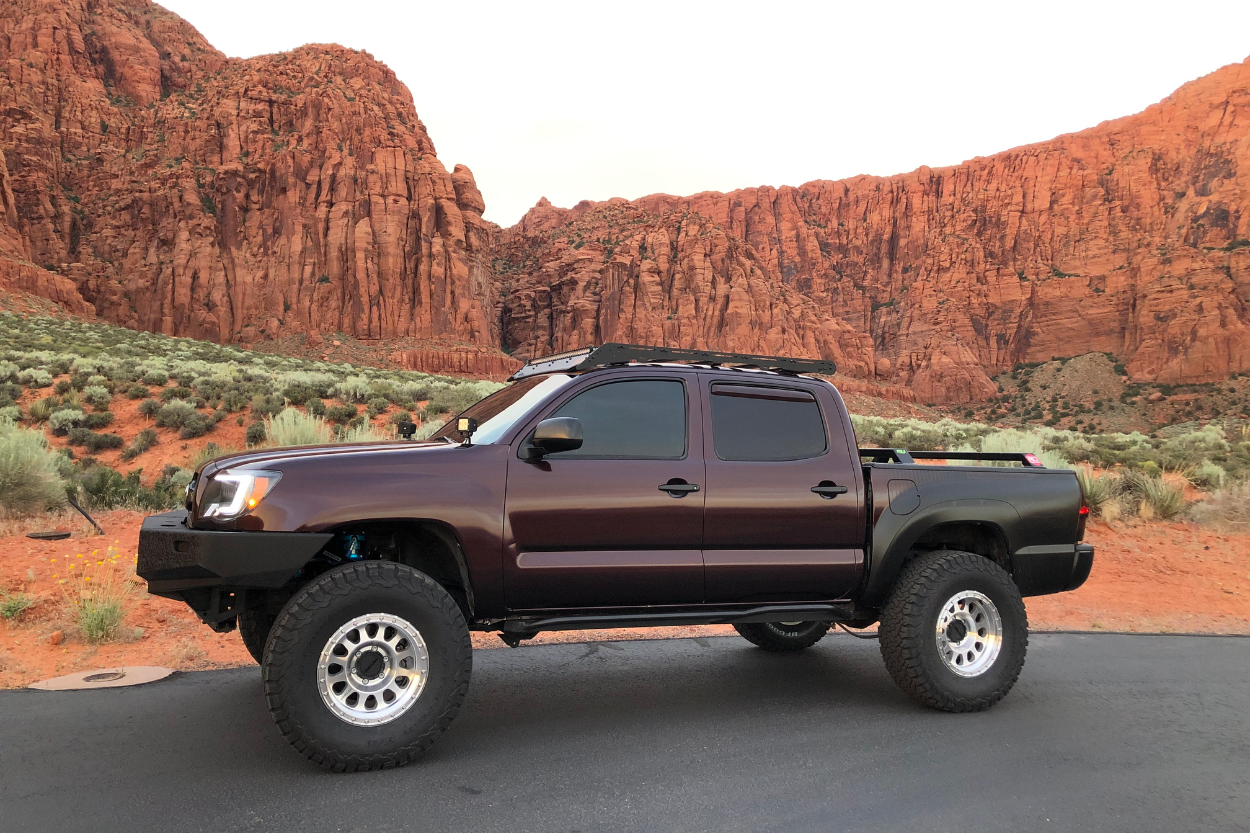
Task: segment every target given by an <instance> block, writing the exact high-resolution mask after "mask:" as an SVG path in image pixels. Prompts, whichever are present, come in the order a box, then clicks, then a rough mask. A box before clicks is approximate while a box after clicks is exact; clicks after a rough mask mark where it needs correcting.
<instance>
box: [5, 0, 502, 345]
mask: <svg viewBox="0 0 1250 833" xmlns="http://www.w3.org/2000/svg"><path fill="white" fill-rule="evenodd" d="M0 66H2V67H3V69H2V70H0V148H3V150H4V153H5V156H4V162H3V163H0V172H2V173H0V176H4V178H5V179H4V181H5V183H7V184H6V186H5V190H4V194H5V197H4V198H3V200H4V201H3V202H0V257H10V258H19V259H21V260H23V261H29V262H33V263H34V264H38V265H39V266H44V267H51V268H52V269H55V270H56V272H57V273H58V274H59V275H60V276H61V277H60V278H59V279H57V278H56V276H55V275H51V273H49V275H50V277H49V278H48V280H54V282H55V280H60V281H65V280H66V279H68V280H71V281H72V282H73V284H74V285H76V287H77V290H78V292H79V293H80V296H81V298H80V302H82V303H86V302H90V303H92V304H94V306H95V307H96V309H97V310H98V312H99V314H100V315H101V316H103V317H105V318H107V319H109V320H112V321H115V322H117V323H120V324H124V325H127V326H131V327H137V328H142V329H149V330H156V331H159V332H163V333H168V334H172V335H186V336H193V337H196V338H206V339H212V340H216V341H244V342H251V341H256V340H258V339H261V338H265V337H267V336H275V335H277V334H278V333H279V332H282V333H291V332H310V333H312V332H319V331H321V332H334V331H342V332H347V333H350V334H352V335H354V336H357V337H361V338H374V339H376V338H391V337H399V336H405V337H416V338H435V337H438V338H451V339H454V340H462V341H468V342H473V343H481V344H491V343H494V342H495V340H496V337H497V335H496V329H497V327H496V324H495V321H496V318H495V315H494V313H493V311H492V309H491V306H490V304H491V302H490V297H491V296H490V294H489V285H490V274H489V265H488V264H489V261H486V260H483V259H482V258H483V256H484V247H485V242H486V231H485V230H486V224H485V223H484V222H483V221H482V218H481V214H482V210H483V208H484V205H483V201H482V197H481V194H480V192H479V191H478V190H477V186H476V184H475V183H474V181H473V175H472V173H471V172H470V171H469V170H468V168H464V167H463V166H458V167H457V168H456V171H455V173H454V174H449V173H448V172H447V170H446V169H445V168H444V167H443V165H442V164H441V163H440V162H439V160H438V158H437V157H436V155H435V150H434V145H433V143H432V142H431V141H430V139H429V136H428V135H427V134H426V130H425V127H424V125H423V124H422V123H421V121H420V120H419V119H418V117H417V113H416V110H415V108H414V106H413V101H412V95H411V94H410V93H409V91H408V89H407V88H406V87H405V86H404V85H403V84H402V83H400V81H399V80H398V79H397V78H396V77H395V75H394V73H393V72H391V71H390V70H389V69H388V68H386V67H385V66H383V65H382V64H380V63H378V62H377V61H375V60H373V58H371V57H370V56H369V55H368V54H367V53H364V52H356V51H353V50H350V49H344V48H342V47H338V46H306V47H303V48H301V49H297V50H295V51H294V52H290V53H285V54H281V55H271V56H264V57H259V58H252V59H248V60H238V59H228V58H226V57H225V56H224V55H222V54H221V53H219V52H218V51H217V50H215V49H213V48H212V46H210V45H209V44H208V43H207V42H206V41H205V40H204V39H203V38H202V37H201V36H200V34H199V33H198V32H196V31H195V29H194V28H192V27H191V26H190V25H189V24H187V23H186V22H185V21H183V20H182V19H180V18H178V17H177V16H176V15H173V14H171V13H170V12H167V11H165V10H164V9H162V8H161V7H160V6H156V5H154V4H152V3H149V2H146V0H90V2H84V0H0ZM10 193H11V202H12V207H13V211H12V212H10V209H9V206H10V197H9V194H10ZM13 213H15V214H16V218H14V217H13V216H12V214H13ZM6 225H7V227H8V231H5V230H4V228H5V226H6ZM61 288H62V289H63V288H64V287H63V286H62V287H61Z"/></svg>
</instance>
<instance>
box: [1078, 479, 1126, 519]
mask: <svg viewBox="0 0 1250 833" xmlns="http://www.w3.org/2000/svg"><path fill="white" fill-rule="evenodd" d="M1076 477H1077V480H1079V481H1081V490H1082V491H1083V492H1084V493H1085V502H1086V503H1087V504H1088V505H1089V512H1090V514H1091V515H1099V514H1101V513H1102V510H1103V507H1105V506H1106V505H1107V504H1108V503H1110V502H1111V501H1112V500H1114V499H1115V496H1116V494H1117V493H1118V492H1119V487H1120V483H1119V480H1118V479H1117V478H1115V477H1112V476H1110V475H1101V476H1099V475H1095V474H1094V473H1093V472H1091V471H1090V470H1089V469H1087V468H1078V469H1077V470H1076Z"/></svg>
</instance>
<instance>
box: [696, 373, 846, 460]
mask: <svg viewBox="0 0 1250 833" xmlns="http://www.w3.org/2000/svg"><path fill="white" fill-rule="evenodd" d="M712 445H713V447H714V448H715V449H716V456H717V457H718V458H719V459H721V460H740V461H746V462H763V461H782V460H805V459H808V458H810V457H819V456H821V455H822V454H824V453H825V451H826V450H827V449H828V447H829V446H828V441H827V433H826V431H825V422H824V419H823V418H822V417H821V413H820V405H819V404H817V402H816V397H814V396H812V394H810V393H808V392H807V391H803V390H795V389H793V388H774V387H764V386H757V385H736V384H720V383H718V384H714V385H712Z"/></svg>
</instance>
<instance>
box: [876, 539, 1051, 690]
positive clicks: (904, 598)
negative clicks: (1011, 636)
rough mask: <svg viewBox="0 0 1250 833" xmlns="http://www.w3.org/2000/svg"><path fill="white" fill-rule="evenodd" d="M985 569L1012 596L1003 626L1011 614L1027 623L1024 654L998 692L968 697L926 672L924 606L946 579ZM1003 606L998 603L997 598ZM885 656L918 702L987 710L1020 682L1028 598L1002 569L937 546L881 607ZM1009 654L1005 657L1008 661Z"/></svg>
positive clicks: (928, 626) (907, 572)
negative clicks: (951, 689)
mask: <svg viewBox="0 0 1250 833" xmlns="http://www.w3.org/2000/svg"><path fill="white" fill-rule="evenodd" d="M969 573H980V574H983V575H986V576H988V577H990V578H991V579H992V580H993V581H995V582H997V583H998V584H1000V585H1001V586H1002V589H1003V590H1004V591H1005V593H1004V596H1005V597H1006V599H1008V600H1009V609H1007V610H1002V611H1001V615H1002V616H1003V618H1004V624H1005V623H1006V622H1007V621H1008V619H1009V617H1012V616H1015V617H1018V619H1017V621H1019V622H1020V623H1022V624H1023V626H1024V627H1023V629H1022V633H1021V634H1020V635H1019V637H1018V638H1019V639H1020V641H1021V643H1022V644H1021V645H1020V648H1019V651H1020V658H1019V661H1018V662H1016V663H1015V667H1014V668H1013V669H1012V670H1011V672H1010V674H1009V676H1008V677H1007V678H1006V679H1005V680H1003V681H1001V682H1000V684H999V685H997V686H995V687H994V689H993V690H991V691H989V692H987V693H986V694H984V695H982V696H979V697H964V696H959V695H956V694H954V693H952V692H950V691H948V690H945V689H944V688H943V686H942V685H941V684H940V682H939V681H938V680H936V679H934V677H933V676H932V675H931V674H930V673H928V672H927V670H926V668H925V664H924V661H923V658H922V656H921V651H922V650H923V648H924V647H926V644H925V641H926V640H928V639H932V632H931V628H932V624H931V623H929V622H927V621H925V612H924V604H925V602H926V601H929V600H931V599H932V598H933V597H934V596H935V595H936V594H937V593H938V592H940V591H938V590H937V588H938V586H939V585H940V584H941V583H942V582H943V580H944V579H947V578H950V577H953V576H959V575H967V574H969ZM995 604H998V601H996V602H995ZM880 642H881V657H882V659H884V660H885V666H886V669H887V670H888V671H889V672H890V676H891V677H892V678H893V679H894V682H895V684H897V685H898V687H899V688H901V689H902V690H903V691H904V692H905V693H906V694H907V695H908V696H909V697H911V698H912V699H913V700H915V701H916V702H918V703H920V704H922V705H925V706H929V707H931V708H935V709H941V710H942V711H948V712H974V711H984V710H985V709H988V708H990V707H991V706H993V705H994V704H995V703H997V702H998V701H999V700H1001V699H1003V697H1005V696H1006V695H1007V693H1008V692H1009V691H1010V690H1011V688H1012V686H1014V685H1015V683H1016V680H1017V679H1018V678H1019V676H1020V670H1021V668H1022V667H1023V665H1024V653H1025V652H1026V651H1027V650H1028V617H1027V614H1026V613H1025V608H1024V600H1023V599H1022V598H1021V597H1020V591H1019V589H1018V588H1017V587H1016V584H1015V581H1014V580H1012V578H1011V575H1010V574H1008V573H1007V571H1006V570H1004V569H1003V568H1002V567H1000V566H998V565H997V564H995V563H994V562H993V561H990V560H989V559H988V558H985V557H983V556H980V555H975V554H973V553H968V552H960V551H958V550H935V551H933V552H930V553H925V554H924V555H922V556H920V557H918V558H916V559H915V560H914V561H912V562H910V563H909V564H907V566H906V567H904V568H903V570H902V572H901V573H899V577H898V580H897V581H896V582H895V584H894V590H893V592H892V593H891V594H890V599H889V601H888V602H887V603H886V606H885V608H884V609H883V610H882V611H881V625H880ZM1008 660H1009V657H1008V656H1007V655H1006V654H1004V655H1002V656H1001V657H1000V661H1008Z"/></svg>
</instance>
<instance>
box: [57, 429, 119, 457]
mask: <svg viewBox="0 0 1250 833" xmlns="http://www.w3.org/2000/svg"><path fill="white" fill-rule="evenodd" d="M69 444H70V445H82V446H86V447H87V450H88V451H90V452H91V453H92V454H95V453H96V452H97V451H103V450H104V449H106V448H121V447H122V446H123V445H125V444H126V443H125V440H123V439H122V438H121V437H119V436H117V435H116V434H97V433H96V432H94V431H89V430H88V429H86V428H71V429H69Z"/></svg>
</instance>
